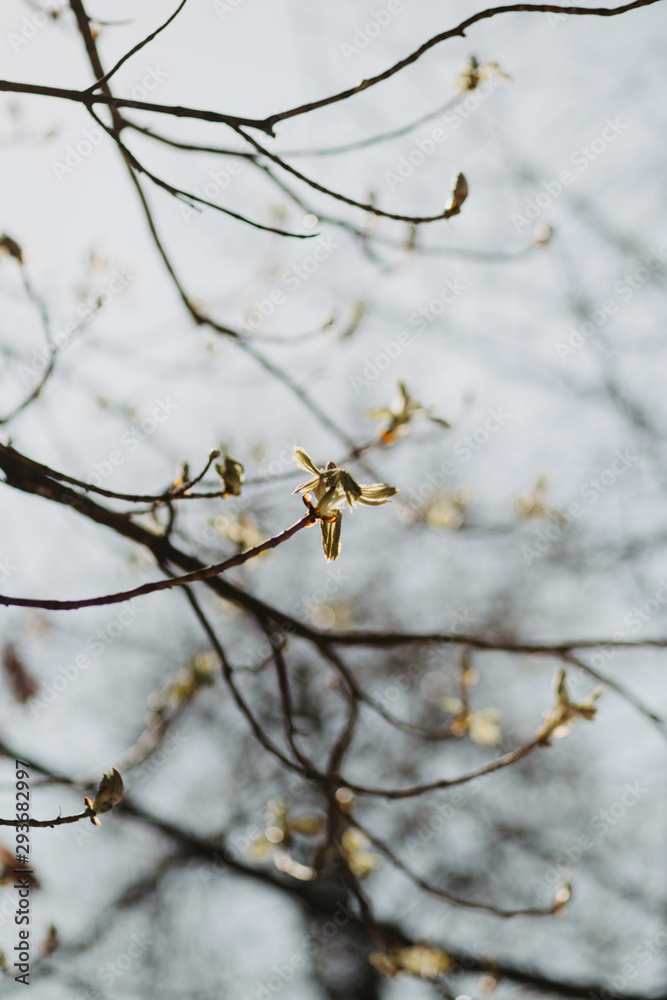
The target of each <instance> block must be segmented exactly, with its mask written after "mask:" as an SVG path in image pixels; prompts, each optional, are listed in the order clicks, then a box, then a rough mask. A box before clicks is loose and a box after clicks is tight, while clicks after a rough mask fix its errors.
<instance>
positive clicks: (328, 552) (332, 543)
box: [320, 510, 343, 562]
mask: <svg viewBox="0 0 667 1000" xmlns="http://www.w3.org/2000/svg"><path fill="white" fill-rule="evenodd" d="M342 520H343V515H342V513H341V511H339V510H337V511H336V515H335V518H334V520H333V521H320V527H321V529H322V548H323V549H324V556H325V558H326V560H327V562H333V560H334V559H338V556H339V555H340V528H341V522H342Z"/></svg>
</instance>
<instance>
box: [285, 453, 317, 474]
mask: <svg viewBox="0 0 667 1000" xmlns="http://www.w3.org/2000/svg"><path fill="white" fill-rule="evenodd" d="M292 460H293V461H294V462H296V464H297V465H298V466H299V467H300V468H302V469H304V471H305V472H310V473H312V474H313V475H314V476H318V477H319V475H320V470H319V469H318V468H317V466H316V465H315V463H314V462H313V460H312V458H311V457H310V455H309V454H308V452H307V451H304V450H303V448H295V449H294V451H293V452H292Z"/></svg>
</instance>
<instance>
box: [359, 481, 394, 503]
mask: <svg viewBox="0 0 667 1000" xmlns="http://www.w3.org/2000/svg"><path fill="white" fill-rule="evenodd" d="M397 493H398V490H397V489H396V487H395V486H388V485H387V483H362V485H361V496H360V497H358V501H359V503H361V504H364V505H365V506H367V507H378V506H380V504H383V503H388V502H389V500H391V498H392V497H394V496H396V494H397Z"/></svg>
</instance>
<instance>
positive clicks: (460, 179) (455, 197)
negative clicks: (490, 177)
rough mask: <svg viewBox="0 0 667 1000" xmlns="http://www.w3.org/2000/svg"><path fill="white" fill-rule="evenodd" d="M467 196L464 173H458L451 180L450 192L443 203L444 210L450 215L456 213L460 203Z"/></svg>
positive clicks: (466, 183)
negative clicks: (448, 197) (445, 202)
mask: <svg viewBox="0 0 667 1000" xmlns="http://www.w3.org/2000/svg"><path fill="white" fill-rule="evenodd" d="M467 197H468V181H467V180H466V176H465V174H458V175H457V176H456V178H455V180H454V182H453V187H452V193H451V196H450V199H449V201H448V202H447V204H446V205H445V211H446V212H449V214H450V215H458V214H459V212H460V211H461V205H462V204H463V202H464V201H465V200H466V198H467Z"/></svg>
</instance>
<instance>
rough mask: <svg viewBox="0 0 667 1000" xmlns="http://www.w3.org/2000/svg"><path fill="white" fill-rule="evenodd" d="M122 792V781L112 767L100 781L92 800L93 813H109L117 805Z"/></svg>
mask: <svg viewBox="0 0 667 1000" xmlns="http://www.w3.org/2000/svg"><path fill="white" fill-rule="evenodd" d="M123 792H124V788H123V779H122V778H121V776H120V774H119V773H118V771H117V770H116V768H115V767H113V768H112V769H111V770H110V771H109V773H108V774H105V775H104V777H103V778H102V780H101V781H100V787H99V788H98V789H97V795H96V796H95V798H94V800H93V805H92V808H93V812H95V813H105V812H109V810H110V809H111V808H112V807H113V806H116V805H118V803H119V802H120V801H121V799H122V798H123Z"/></svg>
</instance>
